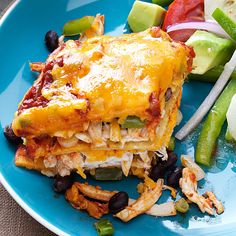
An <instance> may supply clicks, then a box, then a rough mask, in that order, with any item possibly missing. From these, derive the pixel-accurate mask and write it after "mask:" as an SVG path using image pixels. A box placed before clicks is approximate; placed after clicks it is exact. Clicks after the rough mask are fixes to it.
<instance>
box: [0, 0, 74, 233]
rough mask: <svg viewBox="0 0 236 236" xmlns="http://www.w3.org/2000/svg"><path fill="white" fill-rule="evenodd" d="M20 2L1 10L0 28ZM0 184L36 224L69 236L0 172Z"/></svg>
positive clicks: (18, 0)
mask: <svg viewBox="0 0 236 236" xmlns="http://www.w3.org/2000/svg"><path fill="white" fill-rule="evenodd" d="M20 1H21V0H13V2H12V3H10V4H9V5H8V6H7V7H6V9H5V10H3V12H2V14H0V27H1V25H2V24H3V23H4V21H5V20H6V19H7V17H8V16H9V15H10V14H11V12H12V11H13V9H14V8H15V7H16V6H17V5H18V3H20ZM0 182H1V184H2V185H3V187H4V188H5V189H6V191H7V192H8V193H9V194H10V196H11V197H12V198H13V199H14V200H15V201H16V202H17V204H18V205H19V206H20V207H21V208H22V209H24V210H25V211H26V212H27V213H28V214H29V215H30V216H31V217H33V218H34V219H35V220H36V221H37V222H39V223H40V224H41V225H42V226H44V227H46V228H47V229H49V230H50V231H51V232H53V233H55V234H57V235H59V236H69V234H67V233H66V232H64V231H63V230H61V229H59V228H58V227H56V226H55V225H53V224H51V223H49V222H48V221H47V220H46V219H45V218H43V217H42V216H40V215H39V214H38V213H37V212H36V211H34V210H33V209H32V208H31V207H30V206H29V205H28V204H27V203H26V202H25V201H24V200H23V198H21V197H20V196H19V195H18V194H17V193H16V191H15V190H14V189H13V188H12V187H11V185H10V184H9V183H8V181H7V180H6V178H5V177H4V176H3V174H2V173H1V172H0Z"/></svg>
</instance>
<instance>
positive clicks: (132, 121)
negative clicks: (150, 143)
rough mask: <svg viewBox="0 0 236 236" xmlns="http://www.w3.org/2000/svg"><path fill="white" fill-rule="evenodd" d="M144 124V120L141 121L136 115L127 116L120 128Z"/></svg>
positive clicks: (140, 126) (142, 125)
mask: <svg viewBox="0 0 236 236" xmlns="http://www.w3.org/2000/svg"><path fill="white" fill-rule="evenodd" d="M144 126H145V121H142V120H141V119H140V118H139V117H137V116H127V117H126V119H125V121H124V123H123V124H121V128H122V129H128V128H143V127H144Z"/></svg>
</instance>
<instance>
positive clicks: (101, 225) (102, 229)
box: [94, 219, 114, 236]
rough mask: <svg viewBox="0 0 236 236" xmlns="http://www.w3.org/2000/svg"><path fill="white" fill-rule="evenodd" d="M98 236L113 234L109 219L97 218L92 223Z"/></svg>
mask: <svg viewBox="0 0 236 236" xmlns="http://www.w3.org/2000/svg"><path fill="white" fill-rule="evenodd" d="M94 226H95V228H96V230H97V232H98V235H99V236H109V235H113V234H114V228H113V225H112V224H111V222H110V221H109V220H105V219H104V220H99V221H97V222H96V223H95V224H94Z"/></svg>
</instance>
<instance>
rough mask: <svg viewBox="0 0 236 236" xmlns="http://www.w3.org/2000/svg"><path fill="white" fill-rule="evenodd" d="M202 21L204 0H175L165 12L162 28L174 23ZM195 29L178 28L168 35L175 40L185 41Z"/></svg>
mask: <svg viewBox="0 0 236 236" xmlns="http://www.w3.org/2000/svg"><path fill="white" fill-rule="evenodd" d="M190 21H204V0H175V1H174V2H172V3H171V4H170V6H169V8H168V11H167V13H166V16H165V19H164V23H163V27H162V28H163V30H165V31H166V29H167V27H168V26H171V25H173V24H176V23H182V22H190ZM194 31H195V30H178V31H175V32H170V33H169V35H170V37H171V38H172V39H174V40H176V41H181V42H185V41H187V40H188V39H189V37H190V36H191V35H192V34H193V33H194Z"/></svg>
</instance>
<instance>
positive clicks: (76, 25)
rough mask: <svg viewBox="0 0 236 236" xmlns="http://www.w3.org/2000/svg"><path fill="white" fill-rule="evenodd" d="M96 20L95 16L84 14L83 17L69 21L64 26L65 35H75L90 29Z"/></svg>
mask: <svg viewBox="0 0 236 236" xmlns="http://www.w3.org/2000/svg"><path fill="white" fill-rule="evenodd" d="M93 21H94V16H84V17H82V18H79V19H76V20H72V21H68V22H67V23H66V24H65V25H64V27H63V34H64V35H65V36H74V35H78V34H81V33H83V32H84V31H86V30H87V29H89V28H90V27H91V25H92V23H93Z"/></svg>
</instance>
